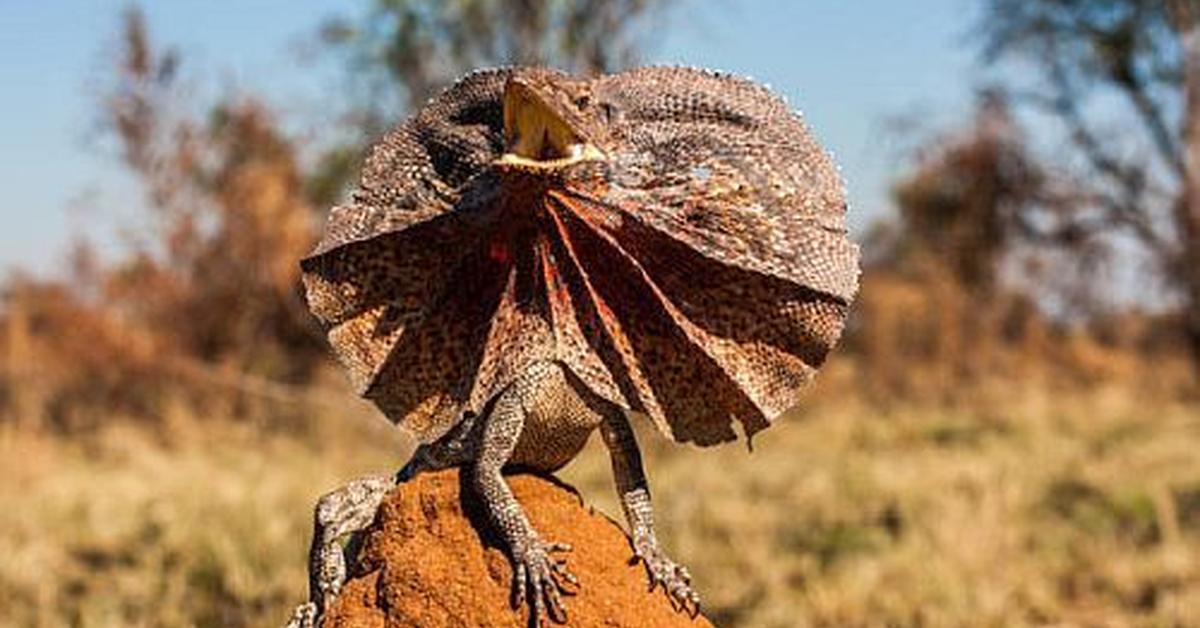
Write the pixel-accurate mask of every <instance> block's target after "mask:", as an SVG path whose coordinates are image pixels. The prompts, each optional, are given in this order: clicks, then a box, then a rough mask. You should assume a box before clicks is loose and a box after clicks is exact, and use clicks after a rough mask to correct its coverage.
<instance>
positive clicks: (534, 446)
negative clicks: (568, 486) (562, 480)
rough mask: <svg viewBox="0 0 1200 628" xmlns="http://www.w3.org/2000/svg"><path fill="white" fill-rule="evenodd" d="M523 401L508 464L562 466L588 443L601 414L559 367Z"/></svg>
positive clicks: (550, 468)
mask: <svg viewBox="0 0 1200 628" xmlns="http://www.w3.org/2000/svg"><path fill="white" fill-rule="evenodd" d="M554 371H555V373H554V374H553V375H550V376H549V377H547V378H546V379H545V380H543V382H542V383H541V385H539V386H538V387H537V390H536V391H535V392H534V394H533V396H532V398H531V399H530V400H529V401H528V403H526V406H525V407H526V414H525V425H524V428H523V429H522V430H521V435H520V437H518V439H517V446H516V448H515V449H514V450H513V453H512V457H511V458H509V464H510V465H513V466H521V467H525V468H530V469H536V470H539V471H554V470H556V469H559V468H561V467H563V466H565V465H566V464H567V463H568V462H570V461H571V459H572V458H574V457H575V456H576V455H577V454H578V453H579V452H580V451H581V450H582V449H583V447H584V445H586V444H587V440H588V437H589V436H591V434H592V432H594V431H596V428H597V427H599V426H600V422H601V421H602V420H603V417H602V416H601V415H600V414H599V413H597V412H596V411H595V410H593V409H592V408H591V407H589V406H588V404H586V403H584V401H583V399H581V398H580V397H579V395H578V393H576V392H575V389H574V388H573V387H572V386H571V385H570V384H569V383H568V382H567V379H566V374H565V373H563V372H562V370H561V368H556V369H554Z"/></svg>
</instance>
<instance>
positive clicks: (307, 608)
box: [284, 602, 317, 628]
mask: <svg viewBox="0 0 1200 628" xmlns="http://www.w3.org/2000/svg"><path fill="white" fill-rule="evenodd" d="M316 626H317V604H316V603H315V602H305V603H304V604H301V605H300V606H297V607H296V610H294V611H292V617H291V619H289V620H288V623H287V626H285V627H284V628H316Z"/></svg>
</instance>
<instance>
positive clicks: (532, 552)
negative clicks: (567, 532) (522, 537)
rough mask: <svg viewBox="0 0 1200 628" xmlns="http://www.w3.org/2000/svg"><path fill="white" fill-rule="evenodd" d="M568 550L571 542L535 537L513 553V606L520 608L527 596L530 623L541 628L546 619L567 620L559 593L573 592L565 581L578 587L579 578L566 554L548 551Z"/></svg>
mask: <svg viewBox="0 0 1200 628" xmlns="http://www.w3.org/2000/svg"><path fill="white" fill-rule="evenodd" d="M570 551H571V546H570V545H567V544H566V543H544V542H542V541H541V540H536V539H535V540H534V541H533V542H532V543H531V544H530V545H529V548H528V549H526V550H525V551H524V552H522V553H521V554H520V555H519V556H517V557H516V566H517V567H516V570H515V571H514V572H513V608H520V607H521V606H522V605H524V604H525V602H526V599H527V598H528V601H529V605H530V615H529V625H530V626H533V627H535V628H540V627H541V626H544V625H546V620H547V619H549V620H551V621H553V622H555V623H559V624H562V623H566V621H567V605H566V603H565V602H563V600H562V596H564V595H575V592H574V591H573V590H572V589H570V588H568V587H567V586H566V584H564V583H570V584H571V585H573V586H575V587H577V586H579V579H578V578H576V577H575V574H573V573H571V571H570V570H569V569H567V562H566V559H565V558H555V557H553V556H551V554H555V553H560V552H561V553H566V552H570Z"/></svg>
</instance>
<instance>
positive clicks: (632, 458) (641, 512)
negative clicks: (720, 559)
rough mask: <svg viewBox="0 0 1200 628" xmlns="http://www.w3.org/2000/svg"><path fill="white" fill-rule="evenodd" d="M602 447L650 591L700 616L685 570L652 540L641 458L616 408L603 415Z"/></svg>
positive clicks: (651, 518)
mask: <svg viewBox="0 0 1200 628" xmlns="http://www.w3.org/2000/svg"><path fill="white" fill-rule="evenodd" d="M600 433H601V434H602V435H603V437H604V444H605V445H607V446H608V451H609V454H610V456H611V457H612V468H613V476H614V477H615V479H616V483H617V492H618V493H619V494H620V497H621V508H622V509H623V510H624V511H625V520H626V521H627V522H629V535H630V537H632V539H633V551H634V554H635V555H636V556H637V558H640V559H641V560H642V561H643V562H644V563H645V564H646V571H647V572H649V575H650V589H651V590H654V587H655V586H657V585H660V584H661V585H662V587H663V590H665V591H666V592H667V595H668V597H669V598H670V600H671V603H672V604H675V605H676V608H679V609H683V610H687V611H689V612H690V613H691V614H692V615H693V616H695V615H696V614H698V613H699V612H700V596H699V595H697V594H696V592H695V591H694V590H693V589H692V584H691V582H692V576H691V574H689V573H688V570H687V568H686V567H684V566H682V565H678V564H676V563H675V561H673V560H671V559H670V558H668V557H667V555H666V553H664V552H663V550H662V548H660V547H659V545H658V539H657V538H656V537H655V536H654V509H653V508H652V507H651V505H650V487H649V484H648V483H647V482H646V473H645V471H644V470H643V469H642V454H641V452H640V451H639V450H638V445H637V439H636V437H635V436H634V434H633V427H632V426H630V425H629V420H628V419H627V418H626V417H625V413H624V412H623V411H621V409H620V408H616V407H613V408H611V409H610V410H609V411H607V412H605V416H604V422H603V423H602V424H601V425H600Z"/></svg>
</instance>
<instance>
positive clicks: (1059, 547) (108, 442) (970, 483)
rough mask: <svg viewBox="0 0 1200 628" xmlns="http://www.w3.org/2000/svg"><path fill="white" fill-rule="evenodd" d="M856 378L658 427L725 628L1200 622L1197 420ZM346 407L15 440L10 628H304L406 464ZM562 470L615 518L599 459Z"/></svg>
mask: <svg viewBox="0 0 1200 628" xmlns="http://www.w3.org/2000/svg"><path fill="white" fill-rule="evenodd" d="M835 370H836V369H835ZM852 377H853V373H851V372H848V369H846V368H845V367H843V370H842V371H841V372H834V373H831V374H830V376H829V377H827V378H826V380H825V381H824V382H823V383H822V384H821V385H819V386H818V389H817V390H815V391H814V398H813V403H812V404H811V405H810V407H809V408H808V409H807V410H805V411H803V412H801V413H800V414H798V415H797V416H792V417H788V418H787V419H786V420H785V421H784V422H783V424H782V425H779V426H777V427H776V428H773V429H771V430H768V431H767V432H765V433H764V434H763V435H761V436H760V437H759V438H758V439H757V440H756V442H755V444H754V445H755V447H754V449H755V451H754V453H753V454H752V455H751V454H748V453H747V451H746V450H745V448H744V447H742V446H740V445H731V446H726V447H723V448H719V449H716V450H694V449H690V448H686V447H678V446H674V445H670V444H668V443H666V442H665V441H664V440H663V439H661V438H660V437H659V436H658V435H656V434H653V433H651V432H649V431H647V430H643V432H642V435H641V438H642V441H643V444H644V447H645V449H646V450H647V456H648V459H649V460H648V465H649V470H650V474H651V481H652V484H653V488H654V490H655V494H656V496H657V503H658V516H659V519H660V526H661V534H662V536H663V538H664V539H665V540H666V542H667V543H668V544H669V545H670V546H671V548H672V550H673V551H674V553H675V554H676V555H677V556H679V557H680V558H681V559H682V560H683V561H684V562H685V563H686V564H688V565H689V567H690V568H691V569H692V570H693V573H694V574H695V578H696V581H697V583H698V587H699V590H700V592H701V593H702V594H703V595H704V598H705V602H706V611H707V613H708V614H709V616H710V617H711V618H712V619H713V620H714V621H715V622H716V623H717V624H718V625H722V626H731V627H732V626H779V627H783V626H804V625H813V626H882V625H889V626H1022V625H1030V626H1033V625H1092V626H1189V625H1197V623H1198V622H1200V563H1198V562H1197V561H1196V560H1195V557H1196V556H1197V555H1200V457H1197V456H1196V455H1195V451H1196V443H1197V442H1200V409H1197V407H1196V406H1195V405H1194V404H1193V405H1188V404H1187V403H1185V402H1180V401H1171V400H1169V399H1165V398H1158V399H1152V398H1151V399H1148V398H1146V397H1145V396H1144V395H1142V394H1139V391H1138V390H1135V389H1132V388H1129V387H1125V386H1121V385H1104V386H1100V387H1097V388H1095V389H1091V390H1074V391H1071V390H1058V391H1056V390H1054V388H1053V387H1051V386H1048V385H1034V386H1030V385H1015V386H1002V385H1000V384H994V385H992V386H991V387H990V388H989V387H980V388H979V389H978V390H977V391H976V394H977V397H976V399H975V400H974V401H973V402H972V403H962V404H956V405H945V404H938V405H936V406H933V405H927V404H926V405H921V404H916V405H901V406H896V407H893V408H891V409H888V410H880V409H877V408H874V407H871V406H868V405H866V404H864V403H862V402H859V401H856V400H855V399H854V398H853V397H847V396H843V395H840V394H837V393H836V390H837V389H839V388H841V383H842V382H843V381H844V380H845V379H847V378H852ZM347 408H348V409H349V410H348V413H347V414H345V415H339V413H337V412H333V411H327V412H325V413H324V416H322V418H321V419H320V420H319V421H318V422H317V424H316V425H315V426H314V427H311V428H309V429H304V430H300V432H299V434H297V433H296V432H295V431H294V430H292V431H291V432H292V433H288V431H270V430H263V429H261V428H256V427H251V426H247V425H245V424H238V423H233V422H229V421H213V420H211V418H209V419H206V420H205V421H203V422H200V421H197V420H196V419H194V418H190V417H184V416H180V417H176V419H175V420H173V421H172V422H171V424H170V426H169V427H168V428H165V429H161V430H155V431H154V432H150V431H148V430H146V429H144V428H140V427H136V426H131V425H130V424H128V423H124V422H117V423H114V424H113V425H111V426H106V427H103V428H100V429H99V430H98V431H97V432H95V433H94V434H92V435H90V436H89V437H88V438H86V439H79V440H75V441H64V440H63V439H61V438H55V437H50V436H39V435H38V434H36V433H34V432H30V431H27V430H18V429H12V428H7V429H6V430H5V431H4V432H3V434H2V436H0V473H2V474H3V476H4V477H5V478H6V482H4V484H3V485H2V488H0V499H2V500H3V502H4V504H5V508H4V509H3V510H2V511H0V552H3V555H4V556H6V560H5V561H3V563H0V624H3V625H15V626H60V625H75V626H190V625H200V626H263V625H275V624H279V625H281V624H282V622H283V620H284V619H285V618H286V616H287V614H288V612H289V610H290V607H291V605H293V604H295V603H296V602H298V601H300V600H301V598H302V597H303V595H304V592H305V553H306V550H307V544H308V538H309V533H310V530H309V516H310V515H309V513H310V507H311V505H312V503H313V500H314V499H315V498H316V497H317V495H318V494H319V493H320V492H321V491H323V490H326V489H329V488H331V487H333V486H335V485H337V484H339V483H340V482H342V481H345V480H347V479H349V478H351V477H354V476H356V475H360V474H364V473H371V472H379V471H385V470H388V469H391V468H393V467H395V466H396V465H398V464H399V463H400V462H401V461H402V460H403V458H404V454H405V452H406V446H405V443H404V442H403V439H401V438H399V437H398V436H396V435H394V432H393V430H392V429H391V428H390V427H388V426H387V425H386V424H385V423H384V421H383V420H382V419H376V418H373V417H371V416H370V412H369V411H366V410H365V409H364V408H362V407H361V406H360V405H356V404H354V403H352V402H349V401H347ZM562 475H563V477H564V478H565V479H567V480H568V481H570V482H572V483H574V484H575V485H576V486H578V487H579V488H580V489H581V491H582V492H583V493H584V495H585V496H586V498H587V499H588V500H589V501H590V502H592V503H594V504H595V505H597V507H599V508H601V509H603V510H605V511H606V512H609V513H610V514H614V515H615V514H617V510H616V507H615V504H616V502H615V496H614V494H613V489H612V484H611V478H610V472H609V469H608V461H607V459H606V457H605V453H604V452H603V448H602V446H600V445H599V444H598V441H596V442H593V443H591V445H590V446H589V448H588V450H587V451H586V452H585V455H584V456H583V457H582V458H580V459H579V460H577V461H575V462H574V463H573V464H572V465H571V466H570V467H568V468H567V469H566V470H565V471H564V472H563V473H562ZM618 520H619V519H618ZM579 551H586V548H579Z"/></svg>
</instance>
